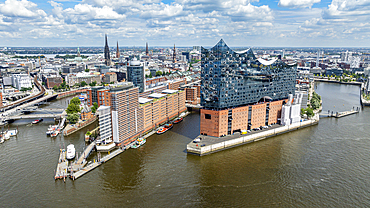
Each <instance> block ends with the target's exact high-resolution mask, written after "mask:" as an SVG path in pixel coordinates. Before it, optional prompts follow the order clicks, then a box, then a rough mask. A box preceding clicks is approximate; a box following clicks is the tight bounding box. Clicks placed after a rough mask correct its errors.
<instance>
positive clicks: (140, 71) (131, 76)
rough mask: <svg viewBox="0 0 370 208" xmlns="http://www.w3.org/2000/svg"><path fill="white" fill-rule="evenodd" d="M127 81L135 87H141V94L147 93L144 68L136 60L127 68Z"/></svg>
mask: <svg viewBox="0 0 370 208" xmlns="http://www.w3.org/2000/svg"><path fill="white" fill-rule="evenodd" d="M127 81H129V82H132V83H133V84H134V86H135V87H139V92H140V93H141V92H144V91H145V75H144V66H143V65H141V64H140V61H138V60H137V59H136V57H135V58H133V59H132V60H131V61H130V65H129V66H127Z"/></svg>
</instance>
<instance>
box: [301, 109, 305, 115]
mask: <svg viewBox="0 0 370 208" xmlns="http://www.w3.org/2000/svg"><path fill="white" fill-rule="evenodd" d="M304 114H306V109H304V108H301V116H303V115H304Z"/></svg>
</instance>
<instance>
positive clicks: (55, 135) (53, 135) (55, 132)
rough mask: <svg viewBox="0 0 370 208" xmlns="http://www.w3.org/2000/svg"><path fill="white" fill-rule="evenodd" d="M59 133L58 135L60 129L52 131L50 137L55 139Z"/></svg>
mask: <svg viewBox="0 0 370 208" xmlns="http://www.w3.org/2000/svg"><path fill="white" fill-rule="evenodd" d="M59 133H60V129H57V130H55V131H53V133H52V134H51V137H57V136H58V134H59Z"/></svg>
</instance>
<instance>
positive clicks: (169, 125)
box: [164, 123, 173, 130]
mask: <svg viewBox="0 0 370 208" xmlns="http://www.w3.org/2000/svg"><path fill="white" fill-rule="evenodd" d="M172 127H173V124H172V123H168V124H165V125H164V128H167V129H168V130H170V129H172Z"/></svg>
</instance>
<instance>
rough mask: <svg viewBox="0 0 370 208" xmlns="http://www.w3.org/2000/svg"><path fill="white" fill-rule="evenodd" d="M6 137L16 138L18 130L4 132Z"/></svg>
mask: <svg viewBox="0 0 370 208" xmlns="http://www.w3.org/2000/svg"><path fill="white" fill-rule="evenodd" d="M5 134H6V135H7V136H8V137H11V136H17V134H18V130H17V129H14V130H8V131H6V133H5Z"/></svg>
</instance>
